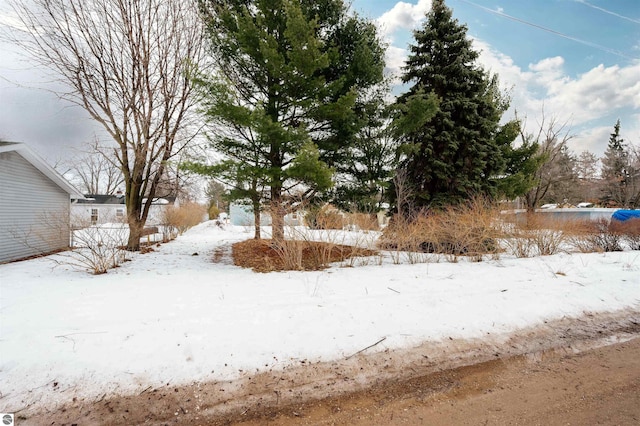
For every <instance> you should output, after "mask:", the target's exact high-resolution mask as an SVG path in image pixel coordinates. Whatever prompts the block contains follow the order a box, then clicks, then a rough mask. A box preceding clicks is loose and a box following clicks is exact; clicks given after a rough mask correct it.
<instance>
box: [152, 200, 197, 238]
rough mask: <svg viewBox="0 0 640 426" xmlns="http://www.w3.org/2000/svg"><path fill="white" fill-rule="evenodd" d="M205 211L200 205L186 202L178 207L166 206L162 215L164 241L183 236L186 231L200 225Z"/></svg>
mask: <svg viewBox="0 0 640 426" xmlns="http://www.w3.org/2000/svg"><path fill="white" fill-rule="evenodd" d="M206 212H207V209H206V207H204V206H203V205H201V204H198V203H193V202H186V203H184V204H181V205H180V206H168V207H167V208H166V209H165V211H164V212H163V214H162V218H161V221H162V225H163V226H164V227H165V230H164V238H165V240H167V239H171V238H172V236H173V237H175V235H176V233H177V234H183V233H184V232H185V231H186V230H187V229H189V228H191V227H194V226H196V225H197V224H199V223H201V222H202V220H203V218H204V215H205V214H206Z"/></svg>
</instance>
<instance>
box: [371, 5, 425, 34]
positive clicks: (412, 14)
mask: <svg viewBox="0 0 640 426" xmlns="http://www.w3.org/2000/svg"><path fill="white" fill-rule="evenodd" d="M429 9H431V0H419V1H418V3H417V4H411V3H405V2H403V1H400V2H398V3H396V4H395V5H394V6H393V8H391V9H390V10H388V11H387V12H385V13H384V14H382V16H380V17H379V18H378V19H377V20H376V22H377V24H378V27H379V28H380V31H381V33H382V35H383V36H384V37H386V38H388V39H392V38H393V33H395V32H396V31H397V30H400V29H404V30H412V29H414V28H417V27H418V25H419V24H420V22H421V21H422V20H423V19H424V16H425V13H427V11H428V10H429Z"/></svg>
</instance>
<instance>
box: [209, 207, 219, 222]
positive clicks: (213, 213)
mask: <svg viewBox="0 0 640 426" xmlns="http://www.w3.org/2000/svg"><path fill="white" fill-rule="evenodd" d="M218 216H220V209H219V208H218V206H216V205H215V204H212V205H211V207H209V220H215V219H217V218H218Z"/></svg>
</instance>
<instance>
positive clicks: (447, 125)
mask: <svg viewBox="0 0 640 426" xmlns="http://www.w3.org/2000/svg"><path fill="white" fill-rule="evenodd" d="M426 18H427V19H426V21H425V23H424V25H423V27H422V28H421V29H419V30H417V31H415V32H414V37H415V44H413V45H411V46H410V52H411V53H410V55H409V57H408V60H407V63H406V66H405V68H404V75H403V82H405V83H413V86H412V87H411V88H410V90H409V91H408V92H407V93H406V94H404V95H403V96H401V97H400V98H399V100H398V102H399V103H400V104H403V103H406V102H407V101H408V100H410V99H411V98H412V97H414V96H416V95H419V94H421V93H422V94H434V95H436V96H437V97H438V98H439V108H438V110H437V112H436V114H435V116H434V117H433V118H431V119H430V120H427V121H426V122H425V123H423V124H422V125H421V126H420V127H419V128H415V129H411V130H410V131H407V132H406V134H405V142H406V143H405V144H404V147H403V150H404V152H405V153H406V155H407V157H406V159H405V160H404V161H403V163H402V165H401V167H402V168H403V169H404V171H403V173H406V175H407V178H408V180H409V183H410V184H411V188H412V191H413V194H412V196H411V197H410V203H411V204H412V207H411V209H410V210H414V211H415V210H419V209H421V208H424V207H429V206H439V205H444V204H449V203H457V202H460V201H462V200H464V199H466V198H468V197H469V196H471V195H482V194H487V195H495V194H496V190H497V186H498V180H499V178H500V177H501V176H502V177H504V172H505V167H506V159H505V152H506V151H508V148H507V146H508V145H510V144H511V142H512V141H513V139H514V138H515V137H516V135H517V132H516V133H515V134H514V132H512V131H511V130H512V129H511V127H513V126H514V125H513V124H510V125H509V128H505V129H503V128H501V126H500V125H499V121H500V118H501V116H502V114H503V113H504V111H506V109H507V107H508V100H507V99H505V98H504V97H503V96H502V95H501V94H500V91H499V90H498V80H497V78H496V77H495V76H494V77H491V76H489V75H488V73H486V72H485V71H484V70H483V69H482V68H480V67H479V66H477V65H476V64H475V62H476V59H477V58H478V53H477V52H475V51H474V50H473V49H472V47H471V41H470V40H469V39H468V38H467V37H466V31H467V28H466V26H464V25H461V24H459V23H458V21H457V20H455V19H453V17H452V12H451V10H450V9H449V8H448V7H447V6H446V5H445V2H444V1H443V0H434V1H433V4H432V7H431V10H430V11H429V12H428V13H427V16H426ZM501 133H502V134H501ZM507 133H508V134H509V135H508V136H509V137H505V136H507Z"/></svg>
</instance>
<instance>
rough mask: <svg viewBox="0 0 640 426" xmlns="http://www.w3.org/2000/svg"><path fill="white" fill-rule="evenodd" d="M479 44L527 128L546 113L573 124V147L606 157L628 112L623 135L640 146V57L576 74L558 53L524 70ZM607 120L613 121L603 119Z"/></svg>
mask: <svg viewBox="0 0 640 426" xmlns="http://www.w3.org/2000/svg"><path fill="white" fill-rule="evenodd" d="M474 48H476V49H477V50H479V51H480V52H481V53H480V57H479V62H480V63H481V64H482V65H483V66H484V67H485V68H487V69H488V70H490V71H491V72H493V73H497V74H499V76H500V81H501V83H502V85H503V87H505V88H507V89H509V88H512V89H513V90H512V92H511V93H512V99H513V100H512V103H511V105H512V110H517V111H518V115H519V116H521V117H523V116H526V117H529V120H527V124H528V127H530V128H529V129H527V130H528V131H534V130H535V128H534V127H535V125H536V122H537V121H539V119H540V118H541V116H542V114H543V111H544V115H545V116H546V118H547V120H548V119H550V118H552V117H553V118H554V119H556V120H557V122H559V123H567V124H568V125H570V126H571V128H572V130H573V132H572V133H574V134H575V138H574V139H573V140H572V142H571V144H570V146H571V148H572V149H574V150H575V151H576V152H578V153H579V152H580V151H583V150H585V149H588V150H590V151H592V152H594V153H596V154H597V155H601V154H602V153H603V152H604V150H605V149H606V144H607V140H608V135H609V133H611V131H612V129H613V125H614V124H615V120H616V119H617V118H618V117H621V116H624V117H625V119H624V120H623V121H622V127H621V135H622V136H623V137H626V140H627V141H628V142H631V143H634V144H640V119H639V118H640V79H638V76H639V75H640V61H636V62H633V63H631V64H629V65H624V66H620V65H614V66H610V67H605V66H604V65H599V66H597V67H595V68H592V69H591V70H589V71H587V72H586V73H583V74H580V75H577V76H571V75H568V74H567V72H566V70H565V69H564V58H562V57H559V56H557V57H552V58H544V59H542V60H540V61H538V62H536V63H534V64H530V65H529V66H528V68H527V69H526V70H525V69H522V68H520V67H519V66H517V65H516V64H515V63H514V62H513V60H512V59H511V58H510V57H509V56H507V55H504V54H502V53H500V52H497V51H495V50H494V49H492V48H491V46H490V45H488V44H486V43H484V42H483V41H481V40H474ZM508 114H509V113H508ZM603 119H606V120H610V121H611V122H610V123H608V122H605V123H603V122H602V120H603ZM623 133H624V134H623ZM624 135H628V136H624Z"/></svg>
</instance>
